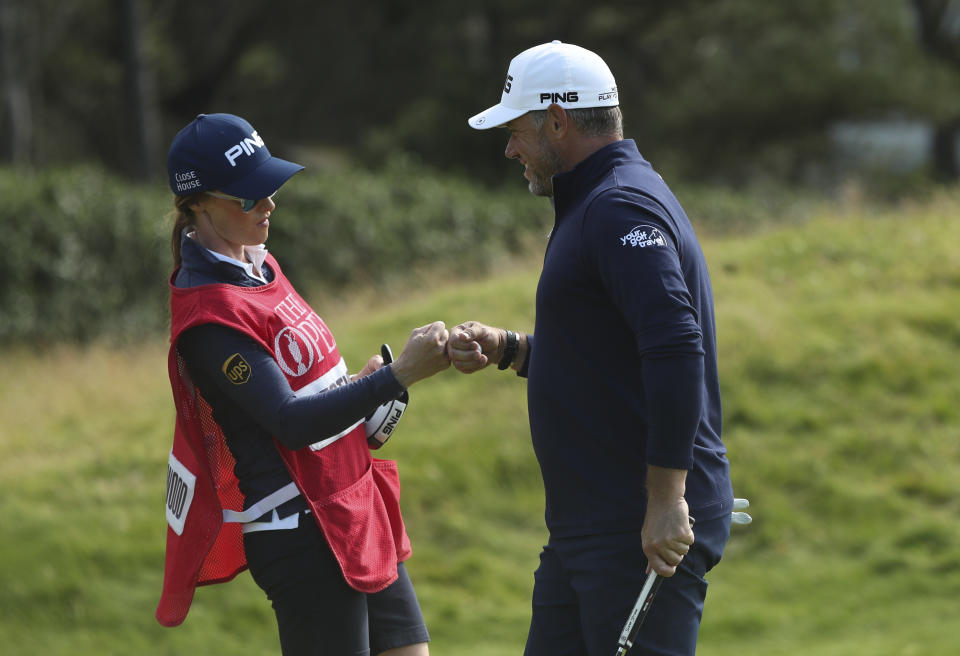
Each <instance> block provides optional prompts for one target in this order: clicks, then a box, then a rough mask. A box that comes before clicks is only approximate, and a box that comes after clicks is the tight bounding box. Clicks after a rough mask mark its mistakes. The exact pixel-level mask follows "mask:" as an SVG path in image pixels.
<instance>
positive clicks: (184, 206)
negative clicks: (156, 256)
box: [170, 192, 203, 269]
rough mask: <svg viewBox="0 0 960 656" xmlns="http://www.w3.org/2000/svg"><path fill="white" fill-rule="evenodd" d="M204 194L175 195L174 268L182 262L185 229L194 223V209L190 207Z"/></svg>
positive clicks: (172, 238)
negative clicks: (182, 242) (182, 243)
mask: <svg viewBox="0 0 960 656" xmlns="http://www.w3.org/2000/svg"><path fill="white" fill-rule="evenodd" d="M202 195H203V192H201V193H197V194H190V195H189V196H174V197H173V207H174V210H173V212H172V215H173V235H172V236H171V239H170V250H171V252H172V253H173V268H174V269H176V268H178V267H179V266H180V263H181V259H180V240H181V239H182V234H183V229H184V228H186V227H187V226H189V225H193V221H194V218H195V216H194V214H193V210H192V209H190V206H191V205H193V204H194V203H196V202H197V201H198V200H199V199H200V197H201V196H202Z"/></svg>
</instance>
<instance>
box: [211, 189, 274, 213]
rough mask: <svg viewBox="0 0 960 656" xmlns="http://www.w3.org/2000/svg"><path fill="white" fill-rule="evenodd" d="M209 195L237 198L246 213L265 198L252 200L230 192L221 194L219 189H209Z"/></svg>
mask: <svg viewBox="0 0 960 656" xmlns="http://www.w3.org/2000/svg"><path fill="white" fill-rule="evenodd" d="M206 193H207V195H208V196H213V197H214V198H222V199H224V200H235V201H237V202H238V203H240V210H241V211H242V212H244V213H246V212H249V211H251V210H252V209H253V208H254V207H256V206H257V204H258V203H259V202H260V201H262V200H263V198H258V199H257V200H251V199H249V198H240V197H239V196H230V195H229V194H221V193H220V192H219V191H208V192H206ZM273 197H274V194H270V195H269V196H267V198H273Z"/></svg>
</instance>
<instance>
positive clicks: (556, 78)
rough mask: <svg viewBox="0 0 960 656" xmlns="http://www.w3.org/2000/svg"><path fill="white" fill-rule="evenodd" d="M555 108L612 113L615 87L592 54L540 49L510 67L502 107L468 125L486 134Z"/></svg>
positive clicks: (563, 46)
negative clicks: (608, 109) (529, 114)
mask: <svg viewBox="0 0 960 656" xmlns="http://www.w3.org/2000/svg"><path fill="white" fill-rule="evenodd" d="M553 103H556V104H558V105H560V106H561V107H563V108H564V109H580V108H587V107H615V106H617V105H619V104H620V99H619V97H618V93H617V82H616V80H614V79H613V73H611V72H610V68H609V67H608V66H607V64H606V63H605V62H604V61H603V59H601V58H600V56H599V55H597V54H596V53H594V52H591V51H589V50H587V49H586V48H581V47H580V46H575V45H573V44H572V43H561V42H560V41H553V42H551V43H544V44H543V45H539V46H534V47H533V48H529V49H528V50H524V51H523V52H521V53H520V54H519V55H517V56H516V57H514V58H513V59H512V60H511V61H510V67H509V69H508V70H507V79H506V82H505V83H504V85H503V93H502V94H501V96H500V103H499V104H496V105H494V106H493V107H490V108H488V109H486V110H484V111H482V112H480V113H479V114H477V115H475V116H472V117H471V118H470V119H468V121H467V122H468V123H469V124H470V127H472V128H476V129H477V130H486V129H488V128H492V127H496V126H499V125H503V124H504V123H507V122H509V121H512V120H513V119H515V118H517V117H519V116H523V115H524V114H526V113H527V112H529V111H533V110H538V109H546V108H547V107H549V106H550V105H551V104H553Z"/></svg>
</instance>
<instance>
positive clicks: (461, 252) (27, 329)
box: [0, 157, 552, 344]
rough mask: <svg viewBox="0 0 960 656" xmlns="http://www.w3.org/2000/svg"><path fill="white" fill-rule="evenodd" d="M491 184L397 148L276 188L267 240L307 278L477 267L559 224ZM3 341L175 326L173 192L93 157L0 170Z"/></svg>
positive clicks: (369, 277)
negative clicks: (379, 160)
mask: <svg viewBox="0 0 960 656" xmlns="http://www.w3.org/2000/svg"><path fill="white" fill-rule="evenodd" d="M518 187H519V188H518V189H515V190H509V191H503V192H498V191H490V190H484V189H482V188H480V187H479V186H475V185H473V184H471V183H469V182H468V181H465V180H462V179H457V178H452V177H449V176H446V175H444V174H442V173H437V172H433V171H429V170H426V169H425V168H424V167H422V166H420V165H418V164H416V163H415V162H414V161H413V160H411V159H410V158H408V157H397V158H395V159H394V160H393V161H392V162H390V163H388V164H387V165H386V166H385V167H384V169H383V170H382V171H378V172H373V171H370V170H366V169H360V168H355V167H349V166H348V167H340V168H338V169H337V170H334V171H320V172H312V173H311V172H310V170H309V169H308V170H307V171H304V172H302V173H300V174H298V175H297V176H296V177H295V178H293V179H292V180H291V181H290V182H289V183H288V184H287V185H285V186H284V187H283V189H282V190H281V191H280V193H279V194H278V195H277V197H276V201H277V206H278V207H277V210H276V211H275V213H274V217H273V220H272V226H271V234H270V240H269V243H268V247H269V248H270V250H271V252H273V253H275V254H277V257H278V259H279V260H280V261H281V263H282V264H283V267H284V271H285V272H286V274H287V275H288V277H290V278H291V279H292V280H293V281H294V282H295V284H297V285H298V286H299V287H301V288H309V289H325V290H329V291H330V292H331V293H333V294H337V293H345V292H346V291H348V290H349V289H351V288H353V287H356V286H361V285H371V284H393V285H400V284H402V283H403V281H405V280H411V276H412V274H414V273H415V272H417V271H422V270H425V269H431V268H434V269H435V268H437V267H450V268H453V267H456V270H457V271H458V272H461V273H470V272H482V271H484V270H486V269H488V268H489V266H490V265H491V263H492V262H494V261H496V259H497V258H498V257H500V256H501V255H503V254H505V253H506V254H508V253H517V252H519V251H521V250H522V248H523V245H524V243H525V242H526V241H527V240H528V239H529V238H530V237H531V235H543V234H544V233H545V232H546V231H547V230H548V229H549V226H550V224H551V223H552V218H551V215H552V212H551V211H550V207H549V204H547V203H546V202H544V201H543V200H542V199H535V198H533V197H531V196H530V195H529V194H527V193H526V192H525V190H523V189H522V186H521V185H518ZM0 198H2V199H3V202H2V203H0V225H2V226H3V227H4V230H3V235H4V241H5V244H4V248H3V256H2V257H0V280H2V281H3V284H2V287H0V338H2V340H3V343H4V344H11V343H26V342H31V343H35V342H43V341H54V340H56V341H60V340H71V341H80V342H84V341H89V340H91V339H94V338H125V339H137V338H138V337H140V336H143V335H146V334H158V333H162V332H164V331H165V330H166V327H167V316H168V313H167V292H166V281H167V279H168V276H169V275H170V269H171V256H170V249H169V242H170V231H171V226H172V217H171V215H170V210H171V209H172V194H171V193H170V191H169V190H168V189H167V187H166V185H165V184H163V183H158V184H155V185H149V186H145V185H134V184H131V183H130V182H128V181H126V180H124V179H123V178H120V177H117V176H113V175H110V174H108V173H106V172H104V171H103V170H101V169H99V168H96V167H76V168H69V169H59V170H44V171H36V172H32V173H24V172H17V171H13V170H10V169H0Z"/></svg>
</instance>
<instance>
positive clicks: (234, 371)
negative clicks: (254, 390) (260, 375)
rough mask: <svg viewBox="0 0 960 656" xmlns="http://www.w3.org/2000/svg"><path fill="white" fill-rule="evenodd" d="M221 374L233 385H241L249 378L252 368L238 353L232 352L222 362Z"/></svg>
mask: <svg viewBox="0 0 960 656" xmlns="http://www.w3.org/2000/svg"><path fill="white" fill-rule="evenodd" d="M221 368H222V369H223V375H224V376H226V377H227V380H229V381H230V382H231V383H233V384H234V385H243V384H244V383H245V382H247V381H248V380H250V374H251V372H252V370H251V369H250V365H249V364H247V361H246V360H244V359H243V356H242V355H240V354H239V353H234V354H233V355H231V356H230V357H229V358H227V361H226V362H224V363H223V367H221Z"/></svg>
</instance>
